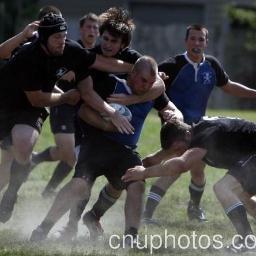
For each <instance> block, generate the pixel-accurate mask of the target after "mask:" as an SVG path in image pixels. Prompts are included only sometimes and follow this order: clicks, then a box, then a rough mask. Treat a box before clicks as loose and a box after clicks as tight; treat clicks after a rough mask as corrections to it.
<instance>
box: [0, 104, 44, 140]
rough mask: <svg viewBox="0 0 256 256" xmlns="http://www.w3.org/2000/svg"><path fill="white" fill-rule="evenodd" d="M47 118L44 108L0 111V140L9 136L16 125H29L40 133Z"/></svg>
mask: <svg viewBox="0 0 256 256" xmlns="http://www.w3.org/2000/svg"><path fill="white" fill-rule="evenodd" d="M47 116H48V112H47V110H46V109H44V108H31V109H21V110H0V140H3V139H4V138H5V137H8V136H10V134H11V130H12V128H13V127H14V125H17V124H26V125H29V126H31V127H33V128H35V129H36V130H37V131H38V132H39V133H40V132H41V129H42V126H43V123H44V121H45V119H46V118H47Z"/></svg>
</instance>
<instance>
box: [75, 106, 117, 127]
mask: <svg viewBox="0 0 256 256" xmlns="http://www.w3.org/2000/svg"><path fill="white" fill-rule="evenodd" d="M78 115H79V117H80V118H81V119H82V120H83V121H85V122H86V123H88V124H90V125H92V126H94V127H96V128H98V129H101V130H103V131H107V132H117V131H118V130H117V128H116V127H115V126H114V125H113V123H112V122H111V121H110V120H105V119H104V118H103V117H102V116H101V115H100V114H99V112H97V111H95V110H94V109H92V108H91V107H90V106H88V105H86V104H83V105H81V107H80V109H79V111H78Z"/></svg>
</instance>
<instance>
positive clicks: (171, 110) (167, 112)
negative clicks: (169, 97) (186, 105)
mask: <svg viewBox="0 0 256 256" xmlns="http://www.w3.org/2000/svg"><path fill="white" fill-rule="evenodd" d="M159 113H160V115H161V116H162V117H163V119H164V120H165V121H166V122H171V121H175V120H177V119H178V120H180V121H183V115H182V113H181V112H180V111H179V109H178V108H177V107H176V106H175V105H174V104H173V103H172V102H171V101H169V102H168V105H167V106H166V107H165V108H164V109H162V110H161V111H160V112H159Z"/></svg>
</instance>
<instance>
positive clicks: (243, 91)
mask: <svg viewBox="0 0 256 256" xmlns="http://www.w3.org/2000/svg"><path fill="white" fill-rule="evenodd" d="M221 88H222V90H223V91H224V92H226V93H228V94H230V95H233V96H237V97H243V98H256V90H254V89H251V88H249V87H247V86H245V85H243V84H240V83H237V82H233V81H231V80H228V83H227V84H226V85H224V86H223V87H221Z"/></svg>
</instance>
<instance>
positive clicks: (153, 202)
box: [143, 185, 166, 219]
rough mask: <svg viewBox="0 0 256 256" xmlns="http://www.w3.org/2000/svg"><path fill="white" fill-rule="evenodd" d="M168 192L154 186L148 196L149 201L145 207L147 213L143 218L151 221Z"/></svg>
mask: <svg viewBox="0 0 256 256" xmlns="http://www.w3.org/2000/svg"><path fill="white" fill-rule="evenodd" d="M165 193H166V191H164V190H162V189H161V188H159V187H157V186H154V185H153V186H152V187H151V189H150V192H149V194H148V199H147V202H146V206H145V211H144V213H143V218H148V219H151V218H152V216H153V214H154V211H155V209H156V207H157V206H158V204H159V203H160V201H161V199H162V197H163V196H164V195H165Z"/></svg>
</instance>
